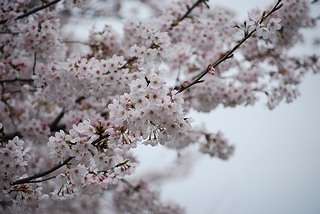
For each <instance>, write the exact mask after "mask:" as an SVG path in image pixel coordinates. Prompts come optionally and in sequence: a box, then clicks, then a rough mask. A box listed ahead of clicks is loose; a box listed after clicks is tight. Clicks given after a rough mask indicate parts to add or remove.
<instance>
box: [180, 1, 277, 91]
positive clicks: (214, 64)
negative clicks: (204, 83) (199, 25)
mask: <svg viewBox="0 0 320 214" xmlns="http://www.w3.org/2000/svg"><path fill="white" fill-rule="evenodd" d="M280 3H281V0H278V2H277V4H276V5H275V6H274V7H273V9H272V10H271V11H270V12H269V13H268V14H267V15H263V16H262V17H261V20H260V24H261V23H262V22H263V21H264V20H265V19H266V18H268V17H269V16H270V15H271V14H272V13H273V12H275V11H277V10H279V9H280V8H281V7H282V4H280ZM254 32H256V29H254V30H253V31H251V32H250V33H249V34H247V35H246V36H245V37H244V38H243V39H242V40H241V41H240V42H239V43H238V44H237V45H236V46H234V47H233V48H232V49H231V50H230V51H228V52H227V53H226V54H224V55H223V56H222V57H221V58H220V59H218V60H217V61H216V62H214V63H213V64H210V65H209V66H208V67H207V68H206V70H204V71H202V72H201V73H200V74H199V75H197V76H195V77H194V78H193V80H192V81H191V82H190V83H189V84H187V85H185V86H181V87H180V89H179V90H178V92H177V93H181V92H182V91H184V90H186V89H188V88H190V87H191V86H193V85H195V84H197V83H200V82H201V79H202V77H204V76H205V75H206V74H207V73H208V72H209V71H210V70H211V69H212V68H215V67H217V66H218V65H220V64H221V63H222V62H224V61H225V60H227V59H229V58H231V57H232V56H233V52H235V50H237V49H238V48H239V47H240V46H241V45H242V44H243V43H244V42H245V41H246V40H247V39H249V38H250V37H251V36H252V34H253V33H254Z"/></svg>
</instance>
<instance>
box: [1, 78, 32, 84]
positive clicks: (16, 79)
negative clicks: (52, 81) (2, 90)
mask: <svg viewBox="0 0 320 214" xmlns="http://www.w3.org/2000/svg"><path fill="white" fill-rule="evenodd" d="M33 81H34V80H33V79H23V78H21V79H20V78H14V79H4V80H0V84H2V83H6V82H33Z"/></svg>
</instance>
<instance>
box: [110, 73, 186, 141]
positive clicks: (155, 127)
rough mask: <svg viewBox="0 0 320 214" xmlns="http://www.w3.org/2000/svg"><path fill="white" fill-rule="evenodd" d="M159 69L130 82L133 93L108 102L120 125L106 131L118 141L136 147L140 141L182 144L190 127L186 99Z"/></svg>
mask: <svg viewBox="0 0 320 214" xmlns="http://www.w3.org/2000/svg"><path fill="white" fill-rule="evenodd" d="M158 73H159V72H156V73H155V75H153V76H152V77H150V78H147V77H146V78H145V79H137V80H134V81H132V82H131V84H130V90H131V91H130V93H129V94H124V95H121V96H120V97H119V98H118V99H114V100H113V103H112V104H109V109H110V116H111V117H110V119H111V120H112V123H113V124H115V125H117V126H116V127H112V128H111V129H109V130H107V132H108V133H109V134H110V136H111V137H112V139H113V140H114V141H115V143H116V144H119V143H120V144H121V145H123V146H129V147H136V142H137V141H138V140H140V141H143V144H145V145H148V144H150V145H152V146H155V145H157V144H159V143H160V144H164V145H165V144H171V147H175V146H174V145H172V144H177V145H179V142H180V141H182V140H183V139H184V137H185V136H186V135H187V133H188V131H189V130H190V128H191V126H190V124H189V120H188V118H185V117H184V114H183V108H182V106H183V99H182V97H181V95H179V94H175V91H169V88H168V87H167V86H166V82H165V80H164V79H163V78H162V77H161V76H160V74H158Z"/></svg>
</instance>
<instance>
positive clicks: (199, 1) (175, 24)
mask: <svg viewBox="0 0 320 214" xmlns="http://www.w3.org/2000/svg"><path fill="white" fill-rule="evenodd" d="M200 3H205V0H198V1H197V2H196V3H194V4H193V5H192V7H190V8H189V7H188V11H187V12H186V13H185V14H184V15H183V16H182V17H181V18H180V19H179V20H177V21H176V22H174V23H172V24H171V28H172V27H174V26H177V25H178V23H179V22H181V21H182V20H184V19H185V18H187V17H188V15H189V14H190V13H191V12H192V10H193V9H194V8H196V6H198V5H199V4H200ZM171 28H170V29H171Z"/></svg>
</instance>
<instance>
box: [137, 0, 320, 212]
mask: <svg viewBox="0 0 320 214" xmlns="http://www.w3.org/2000/svg"><path fill="white" fill-rule="evenodd" d="M212 2H213V3H214V4H215V3H216V2H215V1H212ZM271 3H272V1H264V3H262V4H261V3H258V1H253V0H242V1H231V0H225V1H224V2H221V1H219V4H220V5H226V6H227V7H228V8H233V9H234V10H235V11H236V12H237V14H238V15H239V17H241V18H246V16H247V11H248V10H249V9H251V8H253V7H261V8H264V7H263V6H265V5H269V4H271ZM312 7H313V11H314V13H313V14H314V15H315V16H316V15H319V14H320V13H317V12H315V11H320V4H319V3H318V4H316V5H313V6H312ZM318 32H320V29H319V27H318ZM305 33H306V35H307V41H306V43H305V44H303V45H300V46H299V47H297V48H296V49H295V50H294V51H293V54H302V53H310V52H315V53H317V54H320V51H319V47H313V46H312V45H311V39H312V38H314V37H315V36H316V35H317V34H316V30H314V31H313V33H310V32H309V31H306V32H305ZM318 36H319V34H318ZM317 48H318V50H317ZM300 92H301V96H300V97H299V98H298V100H296V101H295V102H294V103H292V104H286V103H281V105H280V106H279V107H277V108H276V109H275V110H273V111H270V110H268V109H267V108H266V106H265V105H263V104H262V103H259V104H257V105H255V106H254V107H237V108H234V109H231V108H228V109H223V108H222V107H219V108H218V109H216V110H215V111H213V112H212V113H210V114H199V113H195V112H194V113H193V114H192V116H193V117H194V119H195V120H196V122H195V123H194V124H195V125H196V124H201V123H203V122H204V123H205V124H206V127H207V129H208V130H210V131H213V132H216V131H218V130H221V131H222V132H223V133H224V134H225V137H227V138H228V139H229V140H230V142H231V143H233V144H235V145H236V150H235V154H234V156H233V157H232V158H231V159H230V160H229V161H226V162H225V161H221V160H218V159H215V158H213V159H212V158H209V156H197V154H193V155H191V158H193V162H192V163H194V165H192V164H191V163H189V166H190V168H191V167H192V171H191V172H190V173H189V174H188V175H183V176H180V177H179V176H178V177H177V178H176V179H172V180H169V181H167V182H166V183H165V184H164V185H163V186H160V188H159V189H160V190H161V191H162V197H163V199H164V200H167V201H173V202H177V203H179V204H181V205H182V206H184V207H186V210H187V213H188V214H193V213H197V214H220V213H221V214H222V213H223V214H233V213H236V214H238V213H239V214H242V213H243V214H251V213H252V214H257V213H258V214H264V213H265V214H271V213H272V214H287V213H290V214H305V213H308V214H313V213H314V214H316V213H317V214H318V213H320V76H319V75H314V74H310V75H308V76H307V77H306V78H305V79H304V80H303V83H302V84H301V86H300ZM138 154H139V155H140V157H139V159H140V160H141V164H142V165H141V166H139V167H138V169H137V174H141V173H143V172H146V171H148V170H168V171H169V170H170V167H172V161H173V160H174V157H175V156H174V152H172V151H169V150H167V149H164V148H161V147H157V148H151V147H141V148H139V149H138ZM170 164H171V165H170ZM176 171H179V169H178V168H177V169H176Z"/></svg>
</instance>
